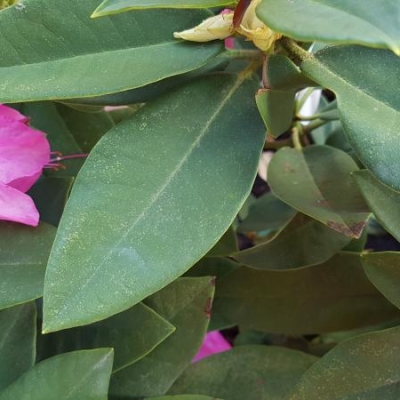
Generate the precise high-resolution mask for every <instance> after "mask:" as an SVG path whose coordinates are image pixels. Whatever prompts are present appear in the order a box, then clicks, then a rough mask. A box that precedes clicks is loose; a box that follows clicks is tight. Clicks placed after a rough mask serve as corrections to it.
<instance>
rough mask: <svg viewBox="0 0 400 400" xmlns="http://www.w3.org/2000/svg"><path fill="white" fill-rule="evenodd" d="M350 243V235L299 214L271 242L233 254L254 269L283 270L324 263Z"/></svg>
mask: <svg viewBox="0 0 400 400" xmlns="http://www.w3.org/2000/svg"><path fill="white" fill-rule="evenodd" d="M349 242H350V238H349V237H347V236H345V235H343V234H341V233H338V232H336V231H334V230H332V229H330V228H328V227H326V226H325V225H323V224H321V223H320V222H318V221H316V220H315V219H312V218H309V217H307V216H305V215H304V214H301V213H298V214H297V215H296V217H294V219H293V220H292V221H291V222H290V223H289V224H288V225H287V226H286V227H285V228H284V229H283V230H282V231H280V232H279V233H278V234H277V235H276V236H274V237H273V238H272V239H271V240H269V241H268V242H266V243H262V244H260V245H258V246H255V247H252V248H251V249H247V250H243V251H240V252H238V253H236V254H233V255H232V256H233V257H234V258H235V259H236V260H237V261H239V262H240V263H242V264H246V265H248V266H250V267H253V268H258V269H274V270H284V269H290V268H299V267H304V266H307V265H314V264H321V263H323V262H324V261H327V260H328V259H329V258H331V257H332V256H333V255H334V254H336V253H337V252H338V251H339V250H341V249H342V248H343V247H344V246H345V245H346V244H347V243H349ZM288 247H290V251H288Z"/></svg>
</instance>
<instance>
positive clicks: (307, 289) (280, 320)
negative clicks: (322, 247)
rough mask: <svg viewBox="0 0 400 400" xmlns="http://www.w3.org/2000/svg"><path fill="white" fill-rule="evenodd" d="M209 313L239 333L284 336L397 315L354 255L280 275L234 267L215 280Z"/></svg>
mask: <svg viewBox="0 0 400 400" xmlns="http://www.w3.org/2000/svg"><path fill="white" fill-rule="evenodd" d="M289 250H290V249H289ZM214 312H216V313H219V314H222V315H224V316H225V318H226V319H228V320H230V321H232V322H234V323H236V324H239V325H241V326H242V327H243V329H255V330H262V331H267V332H271V333H286V334H304V333H310V334H311V333H321V332H332V331H339V330H349V329H355V328H359V327H363V326H368V325H372V324H376V323H379V322H382V321H386V320H390V319H393V318H396V317H398V316H399V315H400V314H399V312H398V311H396V309H395V307H393V306H392V305H391V304H390V303H389V302H388V301H387V300H386V299H385V298H384V297H383V296H382V295H381V293H380V292H378V291H377V290H376V289H375V287H374V286H373V285H372V284H371V283H370V281H369V280H368V279H367V277H366V276H365V273H364V271H363V267H362V265H361V261H360V257H359V255H358V254H354V253H339V254H337V255H336V256H334V257H332V258H331V259H330V260H328V261H327V262H325V263H323V264H319V265H314V266H310V267H304V268H299V269H292V270H286V271H269V270H257V269H253V268H247V267H239V268H236V269H235V270H234V271H232V272H230V273H229V274H227V275H225V276H224V277H223V278H222V279H221V280H220V281H219V286H218V290H217V293H216V298H215V301H214V306H213V313H214Z"/></svg>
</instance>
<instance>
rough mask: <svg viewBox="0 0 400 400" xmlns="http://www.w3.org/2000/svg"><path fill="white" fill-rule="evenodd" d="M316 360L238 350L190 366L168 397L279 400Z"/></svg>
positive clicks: (275, 350) (284, 352)
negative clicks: (188, 395) (192, 396)
mask: <svg viewBox="0 0 400 400" xmlns="http://www.w3.org/2000/svg"><path fill="white" fill-rule="evenodd" d="M317 360H318V358H317V357H314V356H311V355H309V354H305V353H302V352H300V351H295V350H289V349H285V348H283V347H272V346H259V345H250V346H238V347H236V348H233V349H232V350H230V351H226V352H223V353H220V354H215V355H213V356H211V357H207V358H205V359H204V360H200V361H199V362H196V363H195V364H193V365H191V366H190V367H189V368H188V369H187V370H186V371H185V372H184V373H183V374H182V375H181V376H180V377H179V378H178V379H177V381H176V382H175V383H174V385H173V386H172V388H171V389H170V391H169V393H171V394H178V393H199V394H205V395H209V396H215V397H220V398H222V399H229V400H243V399H246V400H281V399H283V398H285V397H286V395H287V394H288V393H289V392H290V390H291V389H292V388H293V387H294V385H295V384H296V383H297V382H298V380H299V378H300V377H301V376H302V374H303V373H304V372H305V371H306V370H307V369H308V368H309V367H311V365H312V364H313V363H314V362H315V361H317Z"/></svg>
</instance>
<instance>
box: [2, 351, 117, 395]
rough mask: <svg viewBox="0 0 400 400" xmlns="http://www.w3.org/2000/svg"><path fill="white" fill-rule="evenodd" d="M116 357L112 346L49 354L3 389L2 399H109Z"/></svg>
mask: <svg viewBox="0 0 400 400" xmlns="http://www.w3.org/2000/svg"><path fill="white" fill-rule="evenodd" d="M112 361H113V351H112V349H96V350H82V351H74V352H72V353H66V354H61V355H59V356H56V357H53V358H49V359H48V360H45V361H43V362H41V363H39V364H37V365H35V367H33V368H32V369H31V370H30V371H28V372H27V373H25V374H24V375H22V376H21V377H20V378H19V379H18V380H16V381H15V382H14V383H13V384H12V385H10V386H9V387H8V388H7V389H6V390H4V391H3V392H1V393H0V400H16V399H19V400H54V399H57V400H72V399H73V400H78V399H82V400H83V399H85V400H86V399H90V400H107V391H108V384H109V379H110V374H111V368H112Z"/></svg>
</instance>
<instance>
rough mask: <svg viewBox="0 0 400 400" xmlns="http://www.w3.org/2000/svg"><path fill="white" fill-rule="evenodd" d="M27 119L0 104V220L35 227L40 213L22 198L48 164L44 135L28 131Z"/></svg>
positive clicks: (30, 129) (47, 143) (28, 198)
mask: <svg viewBox="0 0 400 400" xmlns="http://www.w3.org/2000/svg"><path fill="white" fill-rule="evenodd" d="M27 122H28V118H26V117H25V116H23V115H22V114H20V113H19V112H18V111H15V110H14V109H12V108H10V107H7V106H4V105H2V104H0V220H5V221H15V222H20V223H22V224H26V225H31V226H37V225H38V223H39V213H38V211H37V209H36V207H35V204H34V203H33V200H32V199H31V198H30V197H29V196H28V195H26V194H25V192H26V191H27V190H29V189H30V188H31V187H32V185H33V184H34V183H35V182H36V180H37V179H38V178H39V176H40V175H41V173H42V169H43V167H44V166H45V165H47V164H49V162H50V145H49V142H48V141H47V139H46V136H45V134H44V133H43V132H40V131H37V130H35V129H32V128H30V127H29V126H28V125H27Z"/></svg>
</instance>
